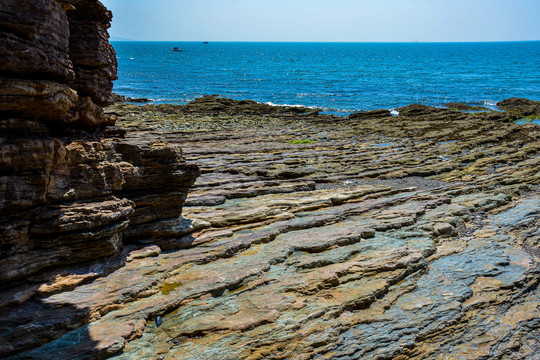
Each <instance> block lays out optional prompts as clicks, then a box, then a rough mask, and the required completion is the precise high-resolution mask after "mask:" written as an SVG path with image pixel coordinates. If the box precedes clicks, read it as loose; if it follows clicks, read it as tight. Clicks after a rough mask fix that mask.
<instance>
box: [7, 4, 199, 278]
mask: <svg viewBox="0 0 540 360" xmlns="http://www.w3.org/2000/svg"><path fill="white" fill-rule="evenodd" d="M111 17H112V15H111V13H110V12H109V11H108V10H107V9H106V8H105V7H104V6H103V5H102V4H101V3H100V2H99V1H95V0H61V1H60V0H58V1H56V0H38V1H34V0H32V1H20V0H17V1H15V0H7V1H3V2H2V4H1V5H0V60H1V61H0V129H1V131H0V146H1V152H0V250H1V252H0V284H1V285H0V286H4V287H9V286H11V285H8V284H13V283H16V282H19V281H23V280H25V281H27V282H29V283H32V279H29V278H28V277H29V276H31V275H33V274H36V273H37V272H40V271H42V270H43V269H52V268H57V267H59V266H64V265H68V264H77V263H81V262H84V261H89V260H96V259H101V258H104V257H110V256H114V255H117V254H119V253H122V251H123V246H124V245H125V244H126V243H127V242H129V240H126V238H127V237H128V236H124V232H126V234H127V233H128V232H129V238H130V239H136V240H144V241H145V242H152V241H154V239H153V236H154V235H156V236H157V235H159V234H154V233H153V234H150V235H148V234H143V233H142V232H138V231H137V230H134V228H135V227H141V228H144V227H145V226H146V227H151V224H157V223H159V221H165V220H166V221H173V220H177V219H178V217H179V216H180V214H181V210H182V206H183V202H184V200H185V197H186V194H187V190H188V188H189V187H190V185H191V184H192V183H193V182H194V181H195V178H196V177H197V176H198V174H199V171H198V168H197V167H196V166H195V165H188V164H186V162H185V160H184V159H183V158H182V152H181V149H179V148H178V147H174V146H169V145H167V144H166V143H164V142H163V141H162V140H160V139H159V138H157V137H155V136H152V137H148V136H145V134H137V135H128V136H125V131H123V130H121V129H118V128H115V127H109V128H106V126H107V125H110V124H112V123H113V122H114V118H111V117H109V116H107V115H105V113H104V112H103V106H104V105H108V104H110V103H111V102H112V92H111V90H112V80H114V79H116V66H117V63H116V57H115V52H114V49H113V48H112V46H111V45H110V44H109V42H108V34H107V28H108V27H109V26H110V21H111ZM144 214H151V216H145V215H144Z"/></svg>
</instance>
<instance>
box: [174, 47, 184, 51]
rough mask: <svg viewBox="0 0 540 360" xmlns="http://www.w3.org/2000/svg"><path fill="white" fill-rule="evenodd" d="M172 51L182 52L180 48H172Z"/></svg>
mask: <svg viewBox="0 0 540 360" xmlns="http://www.w3.org/2000/svg"><path fill="white" fill-rule="evenodd" d="M172 51H182V49H180V48H178V47H173V48H172Z"/></svg>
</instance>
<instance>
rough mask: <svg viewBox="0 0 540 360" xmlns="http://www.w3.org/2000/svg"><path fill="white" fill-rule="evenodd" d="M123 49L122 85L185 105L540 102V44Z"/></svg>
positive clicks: (337, 109) (155, 45)
mask: <svg viewBox="0 0 540 360" xmlns="http://www.w3.org/2000/svg"><path fill="white" fill-rule="evenodd" d="M113 46H114V47H115V49H116V51H117V57H118V76H119V80H117V81H116V82H115V87H114V91H115V92H117V93H119V94H122V95H126V96H130V97H146V98H150V99H153V100H155V101H157V102H167V103H177V104H184V103H186V102H188V101H191V100H193V99H195V98H197V97H200V96H202V95H208V94H218V95H221V96H225V97H230V98H234V99H239V100H240V99H251V100H256V101H259V102H264V103H273V104H277V105H303V106H315V107H319V108H322V109H324V110H325V111H329V112H332V113H343V114H346V113H350V112H353V111H358V110H371V109H380V108H386V109H392V108H395V107H398V106H403V105H408V104H412V103H421V104H426V105H434V106H441V105H444V104H446V103H448V102H465V103H469V104H473V105H475V104H477V105H488V106H494V105H495V103H496V102H497V101H500V100H503V99H506V98H509V97H525V98H529V99H532V100H540V41H536V42H500V43H234V42H210V43H209V44H203V43H202V42H113ZM173 47H179V48H181V49H182V52H173V51H171V50H172V48H173Z"/></svg>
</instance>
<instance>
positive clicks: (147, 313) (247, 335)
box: [2, 96, 540, 359]
mask: <svg viewBox="0 0 540 360" xmlns="http://www.w3.org/2000/svg"><path fill="white" fill-rule="evenodd" d="M513 101H514V102H518V103H523V101H524V100H515V99H514V100H513ZM526 104H527V109H526V110H525V111H524V112H523V113H520V111H521V110H519V109H518V108H516V107H514V108H512V114H510V113H509V112H508V111H506V112H501V113H496V114H491V113H482V115H478V113H472V114H471V113H467V112H463V111H458V110H450V109H439V108H430V107H426V106H420V105H411V106H409V107H405V108H403V109H401V112H400V115H399V116H387V117H377V118H376V119H369V118H363V119H360V120H359V119H358V118H356V117H355V116H352V117H351V118H349V119H347V118H336V117H333V116H331V115H319V114H317V113H315V112H313V110H311V109H301V108H294V109H287V108H281V107H269V106H267V105H264V104H257V103H255V102H251V101H235V100H230V99H222V98H218V97H213V96H212V97H205V98H201V99H198V100H196V101H195V102H192V103H190V104H188V105H185V106H177V105H157V106H156V105H145V106H136V107H133V105H129V104H125V103H117V104H115V105H112V106H109V107H108V108H106V109H105V113H106V114H108V115H110V116H114V117H115V118H116V119H115V120H116V125H117V127H116V128H108V130H107V131H106V132H109V133H110V134H112V135H114V137H113V139H114V140H113V141H115V142H117V144H123V143H127V144H129V143H130V142H132V141H134V140H133V139H146V140H147V141H149V142H150V143H153V144H154V145H152V146H151V147H155V146H156V145H155V144H159V146H158V147H163V149H165V147H171V146H172V147H174V148H181V149H182V156H183V158H184V159H185V161H186V162H187V164H188V165H189V164H193V165H190V166H195V164H196V165H198V167H199V168H200V172H201V175H200V176H199V177H198V178H197V180H196V182H195V184H194V185H193V187H192V188H191V190H190V191H189V195H188V196H187V199H186V200H185V203H184V208H183V212H182V216H181V217H180V218H169V220H164V221H161V222H150V221H147V225H146V226H143V227H133V228H129V227H128V228H127V229H126V230H124V232H123V237H124V239H126V240H127V241H126V244H125V246H124V250H123V251H121V252H120V253H119V255H118V256H115V257H112V258H106V259H104V260H103V261H97V262H93V263H91V264H89V265H85V266H75V267H71V268H69V267H65V268H62V270H61V271H58V270H56V271H53V272H51V273H44V274H41V275H40V277H33V278H29V281H30V283H31V284H32V285H30V286H29V285H28V283H27V284H26V285H23V286H19V287H14V288H12V289H11V290H10V291H9V292H4V293H3V295H2V304H3V307H2V309H4V312H3V315H2V317H3V318H4V319H6V320H8V321H9V323H10V326H12V327H14V328H15V329H18V331H19V332H20V333H21V334H24V330H23V329H28V330H27V331H30V329H31V336H30V333H27V335H24V336H21V337H20V338H19V339H20V340H18V341H19V342H18V343H15V344H16V346H14V347H13V348H12V349H13V350H19V351H21V350H22V352H17V354H16V355H15V354H13V353H11V354H12V355H11V357H12V358H14V359H18V358H36V359H37V358H40V359H47V358H52V357H53V356H52V355H51V356H49V354H51V353H53V352H54V353H55V355H54V357H57V355H56V354H61V355H62V357H65V358H79V357H82V358H101V357H113V358H118V359H134V358H148V359H153V358H155V359H157V358H162V359H168V358H171V359H172V358H176V359H191V358H193V359H201V358H202V359H217V358H219V359H257V358H273V359H309V358H332V359H341V358H343V359H354V358H359V359H367V358H373V359H375V358H388V359H390V358H392V359H421V358H437V357H441V356H445V354H450V353H451V354H456V356H458V357H462V358H467V359H485V358H490V359H491V358H494V359H499V358H500V359H504V358H507V357H509V356H511V358H513V359H529V358H533V356H534V354H536V353H537V352H538V350H539V349H540V347H539V344H538V340H537V339H538V336H537V335H538V330H537V329H538V325H540V324H539V323H538V319H539V315H540V314H539V312H540V311H539V309H538V305H537V304H538V300H540V299H539V297H540V294H539V293H538V290H537V285H538V279H539V277H538V275H539V269H540V268H539V262H538V261H539V256H540V251H539V250H540V248H539V247H538V239H539V235H540V233H539V232H538V229H539V227H538V225H539V223H540V191H539V183H540V178H539V170H540V164H539V156H538V155H539V152H538V150H539V148H540V132H539V131H538V130H539V129H538V126H537V125H534V124H530V125H529V124H525V125H516V124H513V123H509V122H506V121H505V120H504V119H507V118H509V117H513V116H520V117H521V116H523V114H524V113H525V112H527V113H530V112H531V109H530V106H531V104H532V105H535V106H537V109H540V106H538V103H535V102H530V101H527V102H526ZM535 111H537V110H535ZM495 115H497V116H499V118H498V119H497V120H495V119H494V116H495ZM500 119H503V120H500ZM120 129H125V130H122V131H120ZM137 141H138V140H137ZM126 146H127V145H126ZM117 148H118V145H117ZM138 156H140V155H138ZM154 181H156V180H155V179H153V178H152V182H154ZM147 184H150V180H148V182H147ZM157 184H158V186H154V187H153V188H155V189H157V188H158V187H162V186H165V184H166V182H158V183H157ZM141 186H142V187H144V186H148V185H146V184H141ZM145 196H149V194H148V192H145ZM170 199H171V197H170V195H165V194H164V195H162V196H161V200H160V199H159V198H158V199H156V200H154V201H153V202H147V201H143V202H139V204H140V203H144V204H146V203H149V205H148V206H144V207H142V209H141V208H137V207H135V209H136V211H138V212H139V213H140V214H141V215H140V217H141V218H145V219H147V216H151V215H150V214H149V213H148V211H150V210H145V209H152V210H151V211H150V212H155V213H157V212H159V211H161V210H160V207H161V206H164V203H169V202H170ZM172 204H174V202H172ZM167 206H169V205H167ZM143 214H145V216H143ZM128 216H131V215H128ZM130 219H135V220H131V221H134V222H135V223H138V221H137V220H136V219H137V216H135V217H130ZM129 244H131V245H129ZM40 278H41V279H44V278H48V280H47V282H45V283H40ZM14 309H16V311H15V310H14ZM81 309H84V310H83V314H84V315H82V314H81ZM29 312H31V313H32V317H33V318H34V317H35V318H36V319H34V320H30V319H27V318H25V317H21V314H27V313H29ZM36 314H39V315H38V316H36ZM158 316H160V317H161V318H162V320H163V324H162V325H161V326H160V327H159V328H158V327H156V325H155V324H154V320H155V319H156V317H158ZM21 319H22V320H21ZM53 319H57V320H58V321H53ZM66 319H70V320H66ZM17 324H18V325H17ZM30 324H31V325H30ZM51 326H52V328H51ZM39 328H44V329H48V330H47V331H36V330H35V329H39ZM53 329H54V330H53ZM4 339H13V338H12V336H10V335H8V334H6V333H5V332H4ZM73 339H77V341H74V340H73ZM11 341H13V340H11ZM36 342H38V343H41V344H42V345H41V346H38V347H37V348H34V349H32V347H35V344H36ZM74 343H76V345H74ZM13 350H12V351H13ZM7 354H10V353H9V352H8V353H7Z"/></svg>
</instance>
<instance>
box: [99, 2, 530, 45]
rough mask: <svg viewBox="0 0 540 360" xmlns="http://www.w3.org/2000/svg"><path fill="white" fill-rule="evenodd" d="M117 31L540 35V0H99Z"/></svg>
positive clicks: (234, 35)
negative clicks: (110, 13) (111, 14)
mask: <svg viewBox="0 0 540 360" xmlns="http://www.w3.org/2000/svg"><path fill="white" fill-rule="evenodd" d="M101 2H102V3H103V4H104V5H105V6H107V7H108V8H109V9H110V10H112V11H113V14H114V18H113V25H112V27H111V29H110V31H109V32H110V34H111V39H112V40H119V39H120V38H123V39H129V40H139V41H291V42H297V41H308V42H413V41H420V42H461V41H526V40H540V20H539V18H540V17H539V15H540V0H101Z"/></svg>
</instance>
